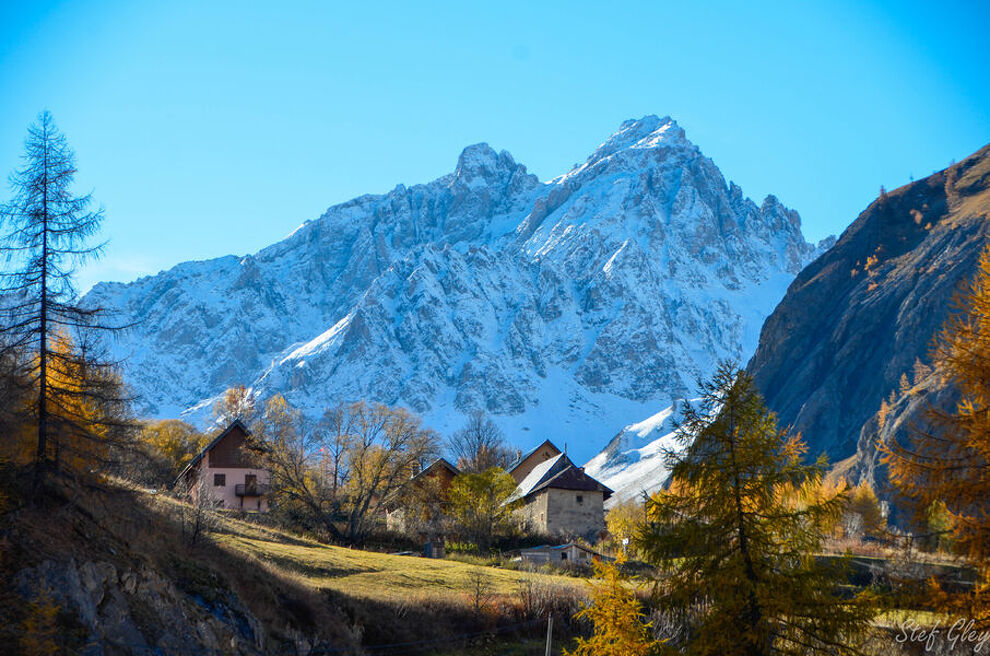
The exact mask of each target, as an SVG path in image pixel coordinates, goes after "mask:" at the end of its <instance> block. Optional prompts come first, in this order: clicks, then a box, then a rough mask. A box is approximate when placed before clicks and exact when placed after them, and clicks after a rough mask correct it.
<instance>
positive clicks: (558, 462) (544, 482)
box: [506, 445, 612, 503]
mask: <svg viewBox="0 0 990 656" xmlns="http://www.w3.org/2000/svg"><path fill="white" fill-rule="evenodd" d="M541 446H542V445H541ZM547 488H557V489H561V490H579V491H580V490H587V491H589V492H595V491H597V492H601V493H602V495H603V496H604V498H605V499H608V498H609V497H610V496H612V490H610V489H609V488H607V487H605V486H604V485H602V484H601V483H599V482H598V481H596V480H595V479H593V478H592V477H591V476H588V475H587V474H585V473H584V469H583V468H581V467H576V466H574V463H573V462H571V460H570V458H568V457H567V455H566V454H564V453H560V454H557V455H556V456H554V457H553V458H550V459H549V460H545V461H544V462H541V463H540V464H538V465H537V466H536V467H533V471H531V472H529V474H527V475H526V478H524V479H523V480H522V482H520V483H519V486H518V487H517V488H516V491H515V492H513V493H512V495H511V496H510V497H509V498H508V500H507V501H506V503H509V502H512V501H515V500H517V499H525V498H526V497H528V496H529V495H531V494H535V493H536V492H539V491H540V490H545V489H547Z"/></svg>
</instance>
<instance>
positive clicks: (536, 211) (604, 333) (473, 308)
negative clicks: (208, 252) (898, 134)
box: [91, 116, 814, 459]
mask: <svg viewBox="0 0 990 656" xmlns="http://www.w3.org/2000/svg"><path fill="white" fill-rule="evenodd" d="M813 250H814V249H813V247H812V246H811V245H810V244H808V243H807V242H806V241H805V240H804V237H803V236H802V234H801V229H800V220H799V218H798V216H797V213H796V212H793V211H792V210H789V209H788V208H786V207H784V206H783V205H782V204H780V203H779V202H778V201H776V199H767V200H766V201H764V202H763V203H762V205H757V204H756V203H754V202H753V201H752V200H750V199H748V198H746V197H745V195H744V194H743V193H742V190H741V189H739V188H738V187H736V186H733V187H731V188H730V187H729V185H728V184H727V183H726V181H725V179H724V178H723V177H722V174H721V172H720V171H719V170H718V168H717V167H716V166H715V165H714V163H712V162H711V160H709V159H708V158H706V157H705V156H704V155H703V154H702V153H701V151H700V150H699V149H698V148H697V147H696V146H694V145H693V144H692V143H691V142H690V141H688V140H687V137H686V136H685V135H684V131H683V130H682V129H681V128H680V127H678V126H677V124H676V123H675V122H674V121H673V120H671V119H669V118H666V117H665V118H657V117H655V116H647V117H644V118H642V119H639V120H637V121H627V122H625V123H623V124H622V126H620V128H619V130H618V131H617V132H616V133H615V134H614V135H612V136H611V137H610V138H609V139H607V140H606V141H605V142H604V143H603V144H602V145H601V146H599V147H598V149H596V150H595V151H594V153H593V154H592V156H591V157H589V159H588V160H587V161H586V162H585V163H584V164H582V165H580V166H578V167H575V168H574V169H573V170H571V171H570V172H568V173H566V174H565V175H563V176H561V177H559V178H556V179H554V180H552V181H551V182H549V183H540V182H539V180H538V179H537V178H536V176H534V175H532V174H530V173H528V171H527V170H526V168H525V166H523V165H521V164H519V163H517V162H515V160H514V159H513V158H512V156H511V155H510V154H509V153H507V152H505V151H502V152H498V151H496V150H495V149H493V148H491V147H490V146H488V145H487V144H477V145H473V146H469V147H467V148H465V149H464V151H463V152H462V153H461V155H460V157H459V158H458V160H457V165H456V167H455V169H454V171H453V172H452V173H451V174H448V175H446V176H443V177H441V178H438V179H437V180H434V181H432V182H428V183H425V184H417V185H412V186H408V187H407V186H403V185H399V186H398V187H396V188H395V189H393V190H392V191H390V192H388V193H386V194H383V195H367V196H361V197H359V198H356V199H354V200H352V201H348V202H346V203H342V204H340V205H336V206H333V207H331V208H329V209H328V210H327V211H326V212H325V213H324V214H323V215H322V216H321V217H320V218H318V219H316V220H313V221H309V222H307V223H305V224H303V225H302V226H301V227H300V228H299V229H297V230H296V231H294V232H293V233H292V234H291V235H290V236H288V237H287V238H286V239H284V240H282V241H280V242H278V243H276V244H273V245H271V246H269V247H267V248H265V249H263V250H261V251H259V252H258V253H255V254H253V255H250V256H247V257H244V258H233V257H226V258H219V259H217V260H212V261H208V262H200V263H195V265H190V264H184V265H179V266H177V267H175V268H173V269H171V270H169V271H165V272H163V273H161V274H158V275H157V276H150V277H147V278H143V279H141V280H139V281H136V282H134V283H131V284H128V285H98V286H97V287H96V288H94V290H93V291H92V292H91V296H92V297H93V300H96V301H98V302H99V303H100V304H101V305H103V306H105V307H110V308H115V309H117V310H118V311H119V312H120V313H121V314H122V315H123V318H124V319H126V320H127V321H129V322H130V321H133V322H137V327H136V328H135V329H134V330H133V331H132V332H131V333H129V334H128V335H127V336H125V338H124V339H123V340H121V341H119V342H118V343H115V344H113V345H112V346H113V348H114V349H115V350H116V352H117V355H119V356H120V357H125V358H127V365H126V367H127V372H126V373H127V375H128V379H129V381H130V382H131V384H132V385H133V386H134V387H135V388H136V390H137V391H138V392H139V393H140V394H141V395H142V401H143V403H144V409H145V411H147V412H148V413H150V414H154V415H159V416H169V415H176V414H178V413H180V412H183V411H186V410H189V409H191V408H203V407H205V405H207V404H208V402H209V400H210V399H211V398H213V397H215V396H216V395H217V394H219V393H220V392H221V391H223V390H224V389H225V388H226V387H229V386H231V385H234V384H246V385H249V386H252V387H254V389H255V390H256V391H257V392H258V394H261V395H267V394H271V393H274V392H282V393H284V394H285V395H286V396H287V398H288V399H289V401H290V402H292V403H294V404H295V405H297V406H299V407H301V408H303V409H304V410H305V411H306V412H307V413H309V414H311V415H315V414H317V413H318V412H320V410H321V409H322V408H323V407H325V406H327V405H330V404H334V403H337V402H341V401H348V400H353V399H358V398H368V399H374V400H379V401H383V402H386V403H393V404H402V405H406V406H409V407H411V408H412V409H414V410H415V411H417V412H419V413H421V414H422V415H423V416H424V418H425V420H426V422H427V423H428V424H429V425H432V426H433V427H435V428H438V429H440V430H442V431H445V430H449V429H452V428H455V427H457V426H458V425H459V424H460V423H461V422H462V420H463V415H464V413H465V412H467V411H469V410H471V409H474V408H483V409H485V410H487V411H488V412H490V413H492V414H493V415H494V416H495V417H496V420H497V421H498V422H499V423H500V424H501V425H502V427H503V428H504V429H505V430H506V432H507V433H508V434H509V438H510V440H511V441H513V442H514V443H515V444H517V445H518V446H520V447H526V446H529V445H532V444H535V443H536V442H538V441H541V440H542V439H543V438H553V439H554V441H555V442H558V443H560V442H567V443H568V444H569V445H570V450H571V451H570V452H571V454H572V456H573V457H574V458H576V459H584V458H587V457H589V456H591V455H592V454H593V453H594V452H595V451H596V450H597V447H598V446H600V445H601V444H602V443H603V442H604V441H605V440H607V439H608V438H609V437H610V436H613V435H616V433H617V432H619V430H620V429H621V428H622V427H623V426H626V425H627V424H629V423H630V420H631V419H635V418H637V417H643V416H648V415H652V414H654V413H655V412H657V410H658V409H660V408H662V407H666V406H667V405H669V404H670V402H671V400H672V399H674V398H683V397H689V396H690V395H691V394H692V393H693V391H694V387H695V383H696V380H697V379H698V377H699V376H706V375H707V374H708V373H709V372H710V371H711V370H712V368H713V366H714V364H715V362H716V361H717V360H718V359H720V358H722V359H725V358H728V359H735V360H737V361H745V359H746V358H748V357H749V355H750V354H751V353H752V352H753V350H754V349H755V346H756V340H757V337H758V333H759V329H760V325H761V324H762V321H763V319H764V318H765V317H766V316H767V314H769V312H770V311H771V310H772V309H773V307H774V305H775V304H776V302H777V301H778V300H779V299H780V297H781V296H782V295H783V293H784V290H785V289H786V286H787V285H788V284H789V282H790V281H791V280H792V279H793V277H794V275H795V274H796V273H797V272H798V271H799V270H800V269H801V267H802V266H803V265H804V264H805V263H806V262H807V261H808V259H809V258H810V257H811V255H812V253H813Z"/></svg>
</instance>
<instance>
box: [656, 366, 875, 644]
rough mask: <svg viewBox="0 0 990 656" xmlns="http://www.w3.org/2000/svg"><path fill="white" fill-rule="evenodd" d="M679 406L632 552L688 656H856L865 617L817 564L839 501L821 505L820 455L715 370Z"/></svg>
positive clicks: (724, 371) (737, 374)
mask: <svg viewBox="0 0 990 656" xmlns="http://www.w3.org/2000/svg"><path fill="white" fill-rule="evenodd" d="M702 393H703V395H702V400H701V402H700V404H699V406H698V407H692V406H690V405H685V407H684V410H683V419H682V420H681V422H680V425H679V427H678V436H679V440H680V447H679V448H676V449H671V450H669V451H668V452H667V453H666V460H667V466H668V467H669V468H670V472H671V484H670V486H669V487H668V488H667V489H666V490H664V491H661V492H659V493H657V494H655V495H654V496H653V497H651V499H650V500H649V501H648V503H647V513H648V523H647V525H646V527H645V529H644V530H643V532H642V533H641V535H640V538H639V547H640V549H641V551H642V553H644V554H645V555H646V557H647V558H648V559H649V560H650V561H651V562H653V563H654V564H656V565H657V566H658V567H659V569H660V571H661V575H660V577H659V578H658V581H657V584H656V595H657V602H658V605H659V607H661V608H663V609H664V611H665V612H668V613H671V614H672V615H673V616H676V617H681V618H683V620H684V622H685V623H686V626H685V629H686V637H685V638H684V642H685V644H683V645H680V646H681V647H682V649H683V652H684V653H686V654H697V655H705V656H707V655H711V656H716V655H718V656H725V655H731V654H739V655H747V656H764V655H769V654H794V655H797V654H801V655H802V656H804V655H806V654H830V655H832V654H858V653H860V652H859V643H860V640H861V634H862V633H863V631H864V629H865V628H866V627H867V626H868V623H869V620H870V618H871V616H872V613H873V610H872V604H871V603H869V600H868V599H867V598H866V597H856V598H852V599H850V598H844V597H843V596H842V595H841V594H840V592H839V588H840V586H841V585H843V584H844V583H846V575H845V571H844V568H843V567H842V566H841V563H839V564H836V563H834V562H831V561H828V562H826V561H823V560H822V559H821V558H819V557H818V556H819V554H820V553H821V548H822V545H823V542H824V540H825V537H826V533H827V531H829V530H830V528H831V527H832V526H834V525H835V523H836V521H837V520H838V519H839V518H840V517H841V515H842V512H843V510H844V507H845V493H844V492H841V491H838V492H837V493H836V494H833V495H831V496H828V497H822V495H821V491H822V489H823V487H822V486H821V485H820V483H821V481H822V478H823V475H824V473H825V468H826V462H825V459H824V456H823V457H821V458H819V459H818V460H816V461H814V462H811V463H810V464H809V463H806V462H805V461H804V458H805V452H806V447H805V445H804V443H803V442H802V441H801V440H800V439H799V438H797V437H792V436H789V435H788V434H787V432H786V431H783V430H780V429H778V427H777V424H776V419H775V417H774V415H773V414H772V413H771V412H770V411H769V410H768V409H767V408H766V406H765V404H764V402H763V399H762V397H761V396H760V394H759V393H758V392H757V391H756V389H755V387H754V385H753V381H752V378H750V376H748V375H747V374H746V373H744V372H741V371H737V370H735V369H734V368H733V367H731V366H729V365H725V364H723V365H721V366H720V368H719V370H718V372H717V373H716V375H715V376H714V378H713V379H712V381H711V382H709V383H706V384H704V385H703V389H702Z"/></svg>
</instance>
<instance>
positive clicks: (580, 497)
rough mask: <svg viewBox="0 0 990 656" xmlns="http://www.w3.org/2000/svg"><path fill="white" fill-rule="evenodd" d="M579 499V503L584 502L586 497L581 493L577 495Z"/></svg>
mask: <svg viewBox="0 0 990 656" xmlns="http://www.w3.org/2000/svg"><path fill="white" fill-rule="evenodd" d="M577 501H578V503H584V497H583V496H582V495H580V494H579V495H577Z"/></svg>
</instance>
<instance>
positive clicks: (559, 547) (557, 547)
mask: <svg viewBox="0 0 990 656" xmlns="http://www.w3.org/2000/svg"><path fill="white" fill-rule="evenodd" d="M571 547H576V548H578V549H580V550H581V551H587V552H588V553H590V554H594V555H596V556H601V555H602V554H600V553H598V552H597V551H595V550H594V549H591V548H589V547H586V546H584V545H583V544H578V543H577V542H568V543H567V544H541V545H540V546H538V547H529V548H528V549H520V550H519V553H521V554H524V553H539V552H542V551H548V552H549V551H563V550H565V549H570V548H571Z"/></svg>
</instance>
